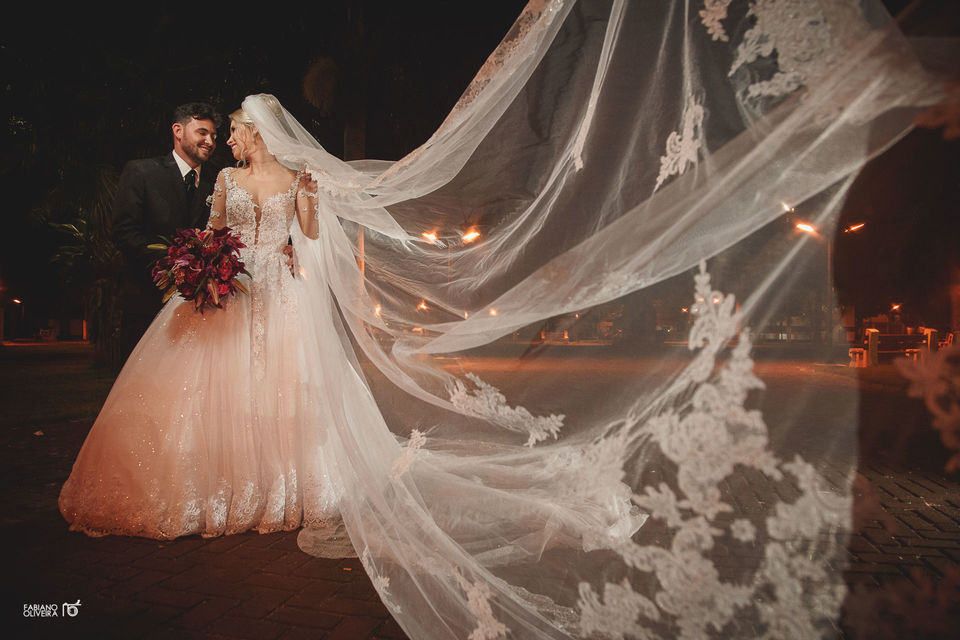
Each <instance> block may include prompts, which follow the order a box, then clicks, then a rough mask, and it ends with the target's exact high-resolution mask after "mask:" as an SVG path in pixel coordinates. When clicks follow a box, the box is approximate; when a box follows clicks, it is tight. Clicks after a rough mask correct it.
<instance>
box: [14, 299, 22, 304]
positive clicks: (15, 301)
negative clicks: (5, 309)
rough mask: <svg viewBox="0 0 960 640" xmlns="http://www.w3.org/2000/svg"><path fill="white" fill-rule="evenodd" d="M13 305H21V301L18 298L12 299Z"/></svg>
mask: <svg viewBox="0 0 960 640" xmlns="http://www.w3.org/2000/svg"><path fill="white" fill-rule="evenodd" d="M13 304H23V300H21V299H20V298H14V299H13Z"/></svg>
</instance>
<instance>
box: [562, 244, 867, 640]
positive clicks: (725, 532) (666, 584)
mask: <svg viewBox="0 0 960 640" xmlns="http://www.w3.org/2000/svg"><path fill="white" fill-rule="evenodd" d="M695 279H696V296H695V304H694V305H693V307H692V309H691V313H692V314H693V315H694V317H695V318H696V320H695V323H694V326H693V328H692V330H691V333H690V338H689V343H688V346H689V348H690V349H691V350H697V351H698V353H697V355H696V357H695V358H694V361H693V363H691V365H690V366H689V367H688V368H687V370H686V371H685V372H684V373H683V374H681V376H680V377H679V379H678V380H677V382H676V383H675V384H674V385H673V386H672V387H671V389H670V390H669V391H668V394H667V395H668V396H672V398H673V399H674V401H673V406H668V407H667V408H666V409H665V410H663V411H662V412H661V413H660V414H659V415H657V416H655V417H653V418H652V419H650V420H648V422H647V424H646V425H644V427H643V429H642V430H643V432H644V433H645V434H646V435H647V436H649V438H650V442H651V443H653V444H655V445H656V446H657V447H659V449H660V451H661V452H662V453H663V454H664V455H665V456H666V457H667V458H668V460H670V462H672V463H673V464H674V465H675V469H676V471H675V478H674V483H675V485H674V486H671V484H669V483H668V482H660V483H659V484H658V485H657V486H647V488H646V490H645V491H644V492H643V494H635V495H634V496H633V501H634V502H635V503H636V504H637V505H638V506H639V507H641V508H642V509H643V510H644V511H646V512H648V513H649V514H650V517H651V518H652V519H653V520H655V521H659V526H665V527H666V528H667V530H669V531H674V533H673V536H672V540H670V541H669V544H670V546H669V548H664V547H662V546H654V545H643V544H640V543H638V542H632V541H629V540H628V541H624V542H622V543H621V544H620V545H619V546H617V547H616V551H617V552H618V553H619V554H620V556H621V557H622V558H623V560H624V562H625V564H626V565H627V566H629V567H632V568H634V569H637V570H639V571H642V572H647V573H652V574H654V575H655V577H656V579H657V581H658V583H659V587H660V589H659V591H657V592H656V595H655V598H654V599H655V601H656V603H657V605H658V606H659V608H658V606H655V605H654V604H653V602H651V601H650V600H649V599H647V598H646V597H645V596H643V595H641V594H639V593H637V592H635V591H634V590H633V588H632V586H631V584H630V581H629V580H627V579H625V580H623V581H621V582H619V583H610V582H608V583H606V584H604V585H603V587H602V593H603V597H602V599H601V597H600V595H599V594H598V593H597V591H596V590H595V589H594V586H593V585H591V584H589V583H586V582H583V583H581V584H580V586H579V591H580V599H579V602H578V608H579V610H580V614H581V621H580V625H581V629H582V631H583V632H584V633H599V634H605V635H607V636H612V637H615V638H626V637H655V636H659V635H660V634H659V633H657V632H655V631H654V630H653V629H650V628H647V627H645V626H644V624H643V623H641V621H640V618H641V616H642V617H643V618H646V619H647V620H648V621H650V623H655V624H657V625H658V626H659V625H662V624H667V625H673V626H675V628H676V629H677V630H679V633H678V634H677V635H678V636H679V637H681V638H699V637H705V636H706V635H707V634H708V629H710V628H712V629H714V630H717V631H722V630H723V629H724V628H725V627H726V626H727V625H728V624H731V623H732V622H733V621H734V616H735V614H736V613H737V611H738V610H740V609H744V608H748V607H751V606H753V607H755V609H756V617H757V618H758V620H759V621H761V622H762V623H763V624H765V625H766V628H767V633H766V634H765V635H764V637H770V638H779V637H814V636H817V635H820V630H819V628H818V625H819V624H821V623H829V621H830V620H831V619H832V618H834V617H835V616H836V615H837V614H838V612H839V609H840V605H841V603H842V601H843V597H844V595H845V587H844V585H843V584H842V582H839V581H838V580H835V579H833V578H832V577H831V576H832V573H833V572H832V571H831V570H830V567H829V562H831V561H836V560H837V559H838V557H839V556H838V552H839V551H842V548H841V546H840V544H839V543H838V540H837V538H838V537H842V536H836V535H835V534H836V533H837V532H838V531H843V530H844V529H845V527H846V525H847V522H848V519H849V513H850V505H851V502H850V499H849V496H848V495H846V494H837V493H836V490H831V488H830V486H829V483H828V482H827V481H826V480H825V479H824V478H823V477H822V476H820V474H819V473H818V472H817V471H816V470H815V469H814V468H813V467H812V466H811V465H810V464H808V463H807V462H805V461H804V460H803V459H802V458H801V457H799V456H796V457H795V458H794V459H793V460H792V461H790V462H783V461H781V460H779V459H778V458H777V457H776V456H775V455H774V454H773V452H772V451H770V450H769V449H768V441H767V428H766V425H765V423H764V420H763V417H762V415H761V414H760V412H758V411H751V410H747V409H745V408H744V403H745V401H746V399H747V394H748V392H749V391H750V390H752V389H758V388H761V387H762V386H763V384H762V382H761V381H760V380H759V379H758V378H756V376H754V374H753V361H752V360H751V359H750V357H749V351H750V346H751V345H750V337H749V333H748V332H747V331H746V330H741V329H740V326H739V325H740V319H741V318H740V313H739V312H736V311H735V305H734V298H733V296H725V295H724V294H722V293H720V292H718V291H714V290H712V288H711V286H710V276H709V274H708V273H707V271H706V265H705V264H704V263H703V262H701V264H700V273H699V274H698V275H697V276H696V278H695ZM734 338H737V339H738V344H737V346H736V347H735V348H734V349H733V351H732V353H731V356H730V359H729V361H728V362H726V363H724V364H722V365H720V367H719V369H717V355H718V352H719V351H720V350H721V349H722V348H723V347H724V345H726V344H729V343H730V342H731V341H732V340H733V339H734ZM715 370H716V371H715ZM737 471H740V472H750V473H755V472H760V473H759V474H756V475H757V481H758V482H759V481H763V482H766V483H768V484H770V485H771V486H772V487H776V488H777V491H773V490H771V491H770V492H769V494H770V495H774V496H779V495H789V494H790V493H791V492H792V494H794V495H795V494H797V492H798V491H799V496H798V497H796V499H795V500H794V501H793V502H787V501H786V500H783V499H781V500H780V501H779V502H777V503H776V505H775V506H774V505H769V507H772V509H770V508H769V507H768V510H767V512H768V513H769V511H771V510H772V515H769V517H767V518H766V519H765V520H764V519H763V518H762V517H761V516H762V515H763V513H762V512H761V513H757V514H753V513H751V514H748V515H750V516H752V517H740V518H735V519H731V518H729V517H723V514H725V513H728V512H731V511H734V509H733V507H732V506H731V505H730V504H728V503H727V502H725V501H724V499H723V493H722V491H721V487H722V486H723V484H724V482H725V481H726V479H727V478H729V477H731V476H732V475H733V474H734V473H735V472H737ZM665 475H667V476H669V475H670V474H665ZM665 479H669V478H665ZM781 485H785V486H784V487H781ZM758 531H760V532H763V534H764V536H763V538H764V539H766V540H767V542H766V545H765V546H764V544H763V541H762V540H760V541H758ZM731 539H732V540H734V541H737V542H738V543H740V544H747V543H754V544H755V545H756V546H757V547H758V552H759V551H762V553H763V556H762V558H760V557H758V559H757V560H758V567H757V568H756V572H755V574H754V576H753V578H752V580H744V579H742V578H741V579H738V580H736V581H724V580H723V579H722V577H721V569H722V567H720V566H717V565H715V564H714V561H713V559H712V558H711V556H710V554H711V552H712V551H713V550H714V548H715V543H716V541H718V540H722V541H724V542H725V544H730V543H729V542H728V541H729V540H731ZM754 544H751V547H753V546H754ZM644 580H646V578H645V579H644ZM664 614H667V615H668V616H671V617H672V620H668V619H666V618H665V617H664Z"/></svg>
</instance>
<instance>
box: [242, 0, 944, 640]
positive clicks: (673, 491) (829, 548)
mask: <svg viewBox="0 0 960 640" xmlns="http://www.w3.org/2000/svg"><path fill="white" fill-rule="evenodd" d="M936 94H937V90H936V87H935V85H934V84H933V83H932V82H931V81H930V80H929V79H927V78H926V76H925V75H924V74H923V73H922V72H921V71H920V70H919V69H918V68H917V66H916V64H915V62H914V61H913V59H912V57H911V56H910V54H909V51H908V50H907V49H906V47H905V45H904V42H903V41H902V39H901V37H900V35H899V33H898V32H897V31H896V29H895V28H894V27H893V26H892V25H891V24H890V21H889V17H888V16H886V15H885V14H884V13H883V10H882V9H881V8H879V7H878V6H877V4H876V3H873V2H862V3H861V2H859V1H853V0H821V1H819V2H817V1H814V0H752V1H750V2H745V1H744V2H738V1H731V0H705V2H699V3H698V2H694V1H693V0H689V1H686V2H684V1H680V0H678V1H677V2H630V1H627V0H612V1H611V0H596V1H594V0H580V1H579V2H575V1H574V0H552V1H551V0H532V1H531V2H530V3H529V5H528V6H527V8H526V9H525V10H524V12H523V14H522V15H521V16H520V18H519V19H518V20H517V22H516V24H515V25H514V27H513V29H512V30H511V31H510V33H509V34H508V35H507V37H506V38H505V40H504V41H503V43H502V44H501V45H500V46H499V47H498V49H497V50H496V51H494V53H493V54H492V55H491V56H490V58H489V60H488V61H487V63H486V64H485V65H484V66H483V68H482V69H481V70H480V71H479V73H478V75H477V76H476V78H475V80H474V81H473V82H472V84H471V85H470V86H469V87H468V88H467V90H466V92H465V93H464V95H463V97H462V98H461V100H460V101H459V103H458V104H457V105H456V107H455V108H454V109H453V111H452V112H451V113H450V114H449V116H448V117H447V119H446V120H445V122H444V123H443V124H442V126H441V127H440V128H439V129H438V130H437V131H436V133H435V134H434V135H433V136H432V137H431V138H430V139H429V140H428V141H426V142H425V143H424V144H423V145H422V146H421V147H420V148H418V149H417V150H415V151H414V152H412V153H411V154H409V155H408V156H407V157H405V158H403V159H402V160H400V161H398V162H384V161H373V160H366V161H357V162H349V163H347V162H342V161H340V160H339V159H337V158H334V157H333V156H331V155H329V154H327V153H326V152H325V151H324V150H323V149H322V148H321V147H320V146H319V144H317V142H316V141H315V140H314V139H313V138H312V137H311V136H310V134H309V133H308V132H307V131H306V130H305V129H304V128H303V127H301V126H300V124H299V123H298V122H297V121H296V120H295V119H294V118H293V116H291V115H290V114H289V113H288V112H286V111H282V112H281V114H280V116H279V117H278V116H277V115H276V113H275V112H274V111H273V110H271V108H270V107H269V105H268V104H267V102H266V101H265V100H264V99H263V97H262V96H251V97H249V98H247V99H246V100H245V101H244V104H243V108H244V110H245V111H246V112H247V113H248V114H249V115H250V116H251V117H252V118H253V119H254V121H255V122H256V124H257V127H258V129H259V131H260V133H261V135H262V136H263V139H264V140H265V141H266V143H267V146H268V148H269V150H270V152H271V153H273V154H274V155H276V156H277V158H278V159H279V160H280V161H281V162H283V163H284V164H286V165H287V166H289V167H291V168H298V167H302V166H304V165H306V167H307V169H308V170H309V172H310V173H311V175H312V176H313V177H314V179H315V180H316V181H317V183H318V185H319V187H320V189H319V191H318V195H317V216H318V219H319V221H320V226H321V232H320V237H319V238H318V239H317V240H309V239H307V238H305V237H303V236H302V235H298V234H297V232H296V231H295V232H294V233H295V236H294V238H293V242H294V247H295V252H296V255H297V259H298V261H299V269H300V272H301V273H302V275H303V278H304V279H305V280H306V282H307V283H309V284H310V285H311V286H315V287H316V292H317V295H316V296H315V298H316V300H317V301H318V302H317V307H316V309H313V310H312V311H313V312H312V318H313V322H314V323H315V327H316V332H317V333H318V334H321V335H322V334H323V333H324V332H328V331H329V327H330V326H333V327H335V328H336V330H337V332H338V334H339V340H333V341H332V343H331V346H330V347H329V349H328V352H329V353H330V355H329V358H328V359H327V360H326V361H325V362H318V363H313V364H314V365H315V366H317V367H325V368H327V369H329V370H332V371H336V375H335V376H330V377H332V378H334V379H335V382H336V388H333V387H331V389H330V394H329V395H328V397H327V398H325V399H319V400H323V401H331V400H333V401H335V402H336V403H337V407H336V410H335V413H336V414H337V418H338V419H337V422H336V423H335V424H332V425H326V426H324V427H323V428H326V429H327V430H328V433H327V434H326V436H325V443H324V447H325V448H326V451H325V453H326V455H327V456H329V457H330V458H332V459H334V460H336V461H337V462H336V464H337V473H338V474H339V475H340V477H341V480H342V482H343V486H344V497H343V501H342V503H341V514H342V517H343V522H344V525H345V527H346V530H347V532H348V534H349V539H350V541H351V543H352V546H353V548H354V549H355V552H356V554H357V555H358V556H359V557H360V559H361V561H362V562H363V565H364V567H365V568H366V570H367V572H368V573H369V574H370V577H371V579H372V580H373V584H374V585H375V587H376V588H377V590H378V592H379V593H380V596H381V598H382V599H383V601H384V603H385V604H386V605H387V607H388V608H389V609H390V611H391V612H392V613H393V615H394V616H395V617H396V619H397V620H398V621H399V623H400V625H401V626H402V627H403V628H404V630H405V631H406V632H407V633H408V634H409V635H410V636H411V637H413V638H460V639H462V638H470V639H471V640H480V639H494V638H504V637H515V638H561V637H597V638H627V637H637V638H640V637H681V638H700V637H707V636H719V637H769V638H788V637H789V638H809V637H814V636H820V635H830V634H833V633H836V626H835V624H834V621H835V619H836V618H837V617H838V615H839V611H840V607H841V605H842V602H843V598H844V593H845V588H844V584H843V580H842V578H841V576H840V572H841V570H842V568H843V556H844V552H845V541H846V533H847V532H848V530H849V526H850V518H851V514H850V507H851V500H850V483H851V479H852V470H853V468H854V467H853V465H854V463H855V455H856V451H855V443H854V438H853V436H854V428H855V425H856V421H855V419H854V415H855V411H856V401H857V395H856V390H855V389H854V388H851V387H845V386H843V385H837V384H830V383H825V382H824V381H823V380H822V379H820V378H817V377H816V376H813V375H805V374H802V373H796V372H793V373H791V371H792V370H790V371H787V369H788V367H785V366H781V365H779V364H778V361H777V360H776V359H775V358H774V359H761V358H759V357H758V356H757V354H762V353H767V352H770V351H771V349H772V347H769V346H768V345H765V344H763V343H764V340H766V339H767V338H768V334H770V333H771V331H779V330H780V329H777V328H776V327H777V326H778V322H779V321H780V320H781V319H783V318H789V317H791V316H796V315H799V313H800V312H799V311H798V309H800V308H802V307H803V305H804V304H806V302H805V301H806V300H807V299H808V298H810V297H811V296H815V297H816V299H817V300H818V301H821V300H822V299H823V297H824V296H826V303H825V304H826V306H827V308H828V309H830V308H832V305H831V304H830V301H829V296H830V295H832V293H831V291H830V289H829V288H828V285H826V281H827V278H826V277H825V273H826V270H825V265H824V262H825V249H824V243H825V242H829V239H830V237H831V234H832V228H831V225H833V224H835V221H836V216H837V212H838V210H839V207H840V206H841V204H842V203H843V201H844V196H845V193H846V190H847V188H848V187H849V185H850V183H851V181H852V180H853V178H854V177H855V175H856V173H857V170H858V169H859V168H860V167H861V166H862V165H863V164H864V163H865V162H866V161H867V160H868V159H870V158H871V157H873V156H875V155H876V154H878V153H879V152H881V151H883V150H884V149H885V148H886V147H888V146H889V145H891V144H892V143H893V142H895V141H896V140H897V139H899V138H900V137H901V136H903V135H904V134H905V133H906V132H907V131H908V129H909V127H910V123H911V119H912V118H913V116H914V115H915V113H916V111H917V108H918V107H919V106H921V105H925V104H929V103H930V102H932V101H934V100H935V99H936V97H937V95H936ZM785 211H802V212H803V214H804V215H805V216H806V217H807V219H809V221H810V223H811V224H812V225H813V226H815V227H816V229H818V230H819V236H811V235H809V234H797V233H796V231H795V229H794V228H793V225H792V224H787V221H786V218H785ZM328 292H330V293H332V295H333V300H335V303H336V304H335V305H330V304H329V294H328ZM771 327H772V329H771ZM815 329H816V327H815ZM825 330H826V332H827V333H829V332H830V325H829V324H828V326H827V327H826V328H825ZM306 333H307V334H308V335H307V337H306V339H312V338H310V337H309V334H310V328H309V327H308V328H307V330H306ZM755 360H756V362H755ZM328 533H329V532H327V531H324V530H309V529H307V530H304V531H302V532H301V534H300V539H299V541H300V545H301V547H302V548H303V549H304V550H305V551H307V552H309V553H314V554H318V555H329V554H336V553H340V552H342V551H343V549H342V548H341V549H337V548H336V547H335V546H334V543H333V542H332V541H331V540H330V536H328V535H327V534H328Z"/></svg>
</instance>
